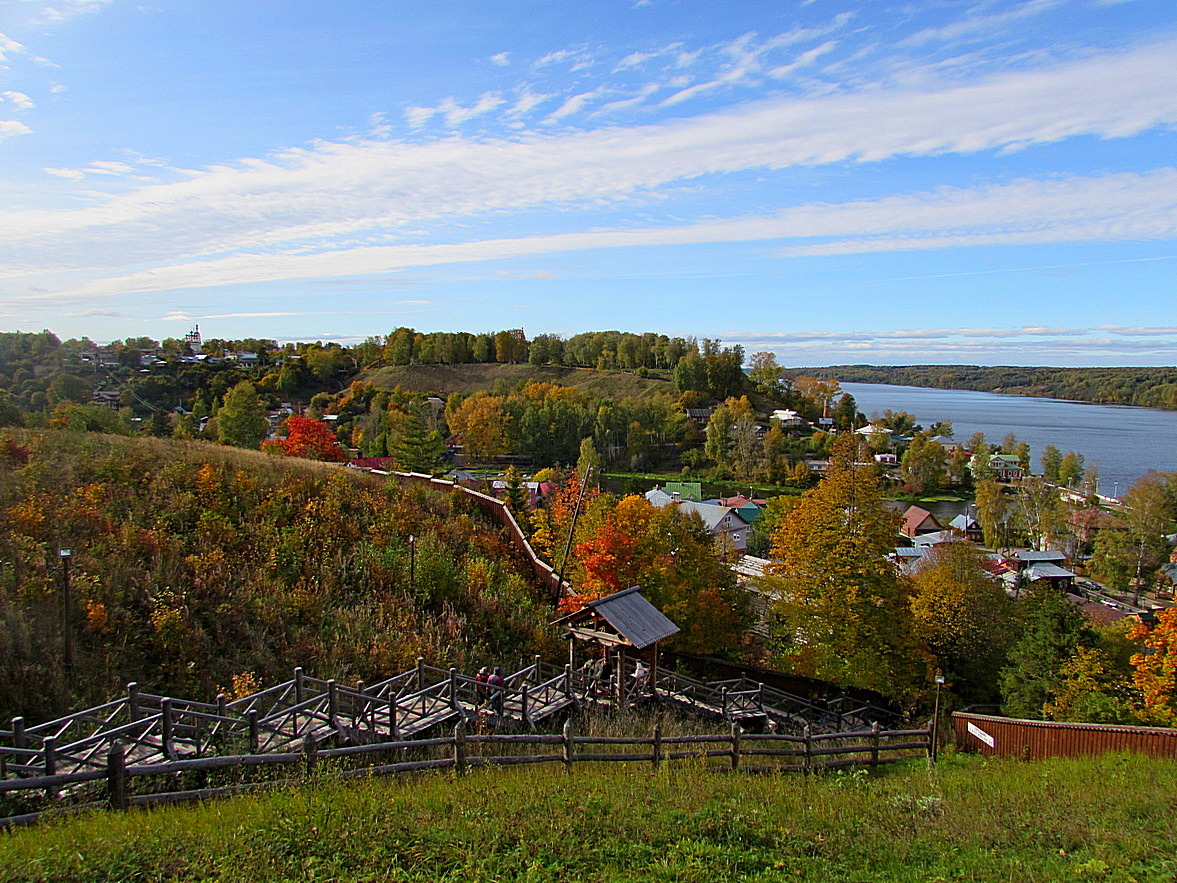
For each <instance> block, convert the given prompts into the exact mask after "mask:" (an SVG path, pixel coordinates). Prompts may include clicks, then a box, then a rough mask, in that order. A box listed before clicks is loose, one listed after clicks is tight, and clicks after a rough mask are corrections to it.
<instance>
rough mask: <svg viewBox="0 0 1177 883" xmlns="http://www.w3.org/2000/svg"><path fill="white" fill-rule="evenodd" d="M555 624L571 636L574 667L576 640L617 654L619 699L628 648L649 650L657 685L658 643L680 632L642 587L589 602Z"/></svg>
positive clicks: (652, 673)
mask: <svg viewBox="0 0 1177 883" xmlns="http://www.w3.org/2000/svg"><path fill="white" fill-rule="evenodd" d="M552 624H553V625H556V626H560V627H562V628H563V629H564V630H565V633H566V635H567V637H568V661H569V664H570V665H572V666H573V668H575V667H576V666H575V646H576V645H575V642H576V641H584V642H586V643H589V644H596V645H597V646H599V647H601V648H603V650H604V652H605V653H606V654H608V653H611V652H616V654H617V663H616V666H615V669H614V671H615V673H616V686H617V690H618V695H619V696H620V687H621V684H622V683H623V678H624V671H625V650H626V648H631V649H633V650H636V651H644V650H646V649H647V648H649V657H650V660H649V661H650V684H651V685H654V684H656V683H657V679H658V642H659V641H663V640H665V639H666V638H669V637H671V636H673V635H676V634H678V633H679V631H680V629H679V627H678V626H677V625H675V624H674V623H673V622H672V621H671V620H670V619H669V618H668V617H667V616H666V615H665V614H664V613H663V612H662V611H661V610H659V609H658V608H657V607H655V606H654V605H653V604H651V603H650V602H649V601H647V600H646V599H645V598H644V597H642V594H641V590H640V587H639V586H633V587H632V588H629V589H625V590H623V591H620V592H614V593H613V594H612V595H606V596H605V597H604V598H598V599H597V600H595V601H590V602H589V603H588V604H586V605H585V606H584V607H582V608H581V609H580V610H577V611H576V612H575V613H569V614H567V615H566V616H562V617H561V618H560V619H557V620H556V621H555V622H554V623H552ZM643 655H645V654H643ZM655 689H656V688H655Z"/></svg>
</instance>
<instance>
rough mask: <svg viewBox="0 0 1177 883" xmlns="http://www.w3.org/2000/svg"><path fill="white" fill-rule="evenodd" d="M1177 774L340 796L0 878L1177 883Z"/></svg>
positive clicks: (510, 784)
mask: <svg viewBox="0 0 1177 883" xmlns="http://www.w3.org/2000/svg"><path fill="white" fill-rule="evenodd" d="M1174 793H1177V762H1174V761H1158V760H1150V759H1147V758H1144V757H1140V756H1127V755H1108V756H1105V757H1102V758H1098V759H1093V760H1054V761H1049V762H1042V763H1021V762H1016V761H998V760H982V759H980V758H976V757H966V756H952V755H949V756H946V757H942V760H941V763H940V765H939V766H938V768H936V769H935V770H929V769H928V767H927V766H926V764H925V762H923V761H913V762H909V763H905V764H903V765H899V766H896V767H893V768H891V770H890V771H888V772H886V773H884V774H882V775H879V776H877V777H871V776H868V775H866V774H865V773H848V774H838V775H827V776H815V777H812V778H810V779H805V778H803V777H801V776H789V777H776V776H761V777H756V776H750V775H747V774H731V773H724V772H721V771H718V770H714V769H712V770H708V769H705V768H704V767H703V766H702V765H701V764H692V763H683V764H681V765H674V766H666V767H663V768H662V769H660V770H657V771H655V770H652V769H651V768H650V767H649V766H647V765H637V764H632V765H621V764H611V765H600V766H595V767H589V768H582V767H578V768H577V769H576V771H575V772H574V773H573V774H572V775H571V776H569V775H565V774H564V773H563V772H562V771H560V770H559V768H558V767H556V768H552V767H545V768H542V769H519V768H511V769H492V770H484V771H480V772H475V773H473V774H472V775H470V776H468V777H465V778H461V779H453V778H451V777H446V776H440V775H427V776H423V777H420V778H406V779H377V778H374V779H369V780H365V781H363V782H362V783H360V784H354V785H341V784H337V783H332V782H325V781H323V780H311V781H310V782H308V783H307V784H306V785H304V786H302V787H299V788H296V789H291V790H288V791H284V792H281V793H276V794H272V795H268V796H259V797H250V798H238V799H234V800H231V801H224V802H219V803H210V804H207V805H205V806H201V807H191V806H189V807H171V808H165V809H160V810H154V811H151V812H134V813H130V814H127V815H116V814H111V813H97V814H95V815H92V816H88V817H83V818H80V819H76V820H73V821H69V822H63V823H61V824H47V825H44V826H42V827H40V828H36V829H29V830H21V831H15V832H13V833H12V834H11V835H8V836H4V837H0V881H18V880H19V881H44V883H51V881H52V883H56V881H61V883H65V881H69V883H99V881H116V880H117V881H125V880H174V881H187V880H234V881H236V880H246V879H247V880H256V881H283V883H284V881H294V880H300V881H302V880H331V881H361V880H364V881H367V880H381V881H384V880H392V881H423V883H424V881H430V883H432V881H463V883H465V881H491V880H494V881H507V880H516V881H536V883H540V881H568V880H575V881H585V883H590V881H610V883H613V881H681V883H692V881H698V883H723V881H784V880H812V881H823V883H831V881H866V880H870V881H920V883H926V881H948V880H972V881H986V883H988V881H996V880H1016V881H1019V883H1021V881H1050V880H1059V881H1062V880H1065V881H1076V880H1080V881H1081V880H1105V881H1125V883H1126V881H1140V883H1150V881H1155V883H1161V881H1166V883H1171V881H1172V880H1174V878H1175V875H1177V854H1175V853H1174V850H1173V844H1174V843H1177V814H1175V813H1174V812H1173V806H1172V800H1173V794H1174Z"/></svg>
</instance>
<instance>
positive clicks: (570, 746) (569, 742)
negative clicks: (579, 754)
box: [563, 720, 575, 773]
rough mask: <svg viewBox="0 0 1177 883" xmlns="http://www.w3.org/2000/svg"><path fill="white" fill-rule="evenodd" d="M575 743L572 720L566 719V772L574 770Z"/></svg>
mask: <svg viewBox="0 0 1177 883" xmlns="http://www.w3.org/2000/svg"><path fill="white" fill-rule="evenodd" d="M574 748H575V744H574V743H573V731H572V721H571V720H566V721H564V742H563V749H564V772H566V773H571V772H572V761H573V756H574Z"/></svg>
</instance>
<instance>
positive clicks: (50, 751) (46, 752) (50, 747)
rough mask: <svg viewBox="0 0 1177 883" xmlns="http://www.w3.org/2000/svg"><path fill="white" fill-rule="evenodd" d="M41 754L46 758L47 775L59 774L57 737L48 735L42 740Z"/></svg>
mask: <svg viewBox="0 0 1177 883" xmlns="http://www.w3.org/2000/svg"><path fill="white" fill-rule="evenodd" d="M41 755H42V757H43V758H44V760H45V775H47V776H56V775H57V739H56V738H55V737H53V736H46V737H45V738H44V739H42V740H41Z"/></svg>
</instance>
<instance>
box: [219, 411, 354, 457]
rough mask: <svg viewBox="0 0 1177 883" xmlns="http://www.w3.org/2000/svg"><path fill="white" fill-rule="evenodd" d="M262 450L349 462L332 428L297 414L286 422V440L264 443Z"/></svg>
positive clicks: (293, 455)
mask: <svg viewBox="0 0 1177 883" xmlns="http://www.w3.org/2000/svg"><path fill="white" fill-rule="evenodd" d="M222 410H224V409H222ZM262 450H263V451H265V452H266V453H269V454H285V455H286V456H287V457H302V458H303V459H304V460H325V461H327V462H330V463H346V462H347V452H346V451H345V450H344V449H343V448H342V447H340V444H339V440H338V439H337V438H336V437H335V433H334V432H332V431H331V427H329V426H328V425H327V424H326V423H323V422H322V421H320V420H312V419H311V418H310V417H300V416H298V415H297V414H295V415H293V416H291V417H289V418H287V420H286V438H275V439H271V440H269V441H266V442H263V443H262Z"/></svg>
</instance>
